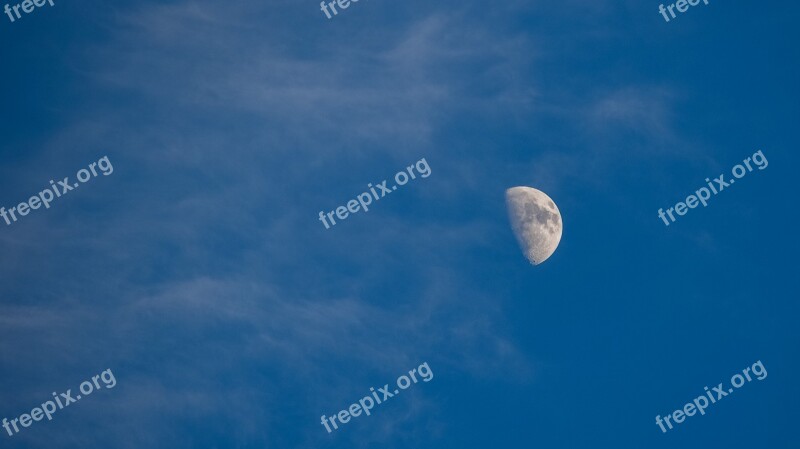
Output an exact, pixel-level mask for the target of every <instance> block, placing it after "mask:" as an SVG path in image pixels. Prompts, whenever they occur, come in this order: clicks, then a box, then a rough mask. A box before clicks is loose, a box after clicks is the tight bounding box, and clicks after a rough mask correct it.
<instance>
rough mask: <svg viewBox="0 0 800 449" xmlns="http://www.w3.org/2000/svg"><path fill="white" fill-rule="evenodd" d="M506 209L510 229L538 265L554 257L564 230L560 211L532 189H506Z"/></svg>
mask: <svg viewBox="0 0 800 449" xmlns="http://www.w3.org/2000/svg"><path fill="white" fill-rule="evenodd" d="M506 206H507V207H508V218H509V220H510V221H511V228H512V229H513V230H514V235H516V236H517V241H518V242H519V246H520V248H522V252H523V253H524V254H525V257H526V258H527V259H528V260H529V261H530V262H531V263H532V264H533V265H539V264H540V263H542V262H544V261H545V260H547V259H548V258H549V257H550V256H552V255H553V253H554V252H555V250H556V248H557V247H558V243H559V242H560V241H561V233H562V231H563V227H562V221H561V212H559V211H558V207H556V203H555V202H553V200H552V199H551V198H550V197H549V196H547V194H545V193H544V192H542V191H540V190H536V189H534V188H531V187H512V188H510V189H508V190H506Z"/></svg>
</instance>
